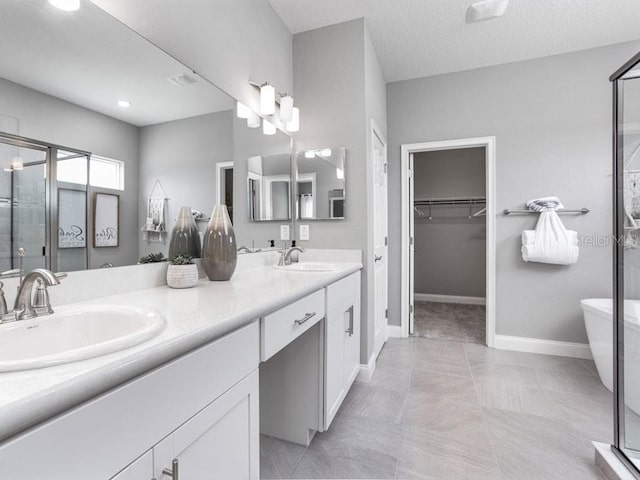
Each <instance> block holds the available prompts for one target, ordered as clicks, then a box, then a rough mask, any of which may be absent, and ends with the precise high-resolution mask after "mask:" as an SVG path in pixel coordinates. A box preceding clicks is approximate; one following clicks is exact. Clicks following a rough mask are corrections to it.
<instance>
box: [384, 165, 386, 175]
mask: <svg viewBox="0 0 640 480" xmlns="http://www.w3.org/2000/svg"><path fill="white" fill-rule="evenodd" d="M384 174H385V175H386V174H387V163H385V164H384Z"/></svg>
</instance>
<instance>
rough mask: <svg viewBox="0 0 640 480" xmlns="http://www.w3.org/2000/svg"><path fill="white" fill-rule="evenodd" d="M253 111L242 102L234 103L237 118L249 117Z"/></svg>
mask: <svg viewBox="0 0 640 480" xmlns="http://www.w3.org/2000/svg"><path fill="white" fill-rule="evenodd" d="M252 113H253V112H252V111H251V110H250V109H249V107H247V106H246V105H245V104H244V103H241V102H237V103H236V115H237V116H238V118H249V115H251V114H252Z"/></svg>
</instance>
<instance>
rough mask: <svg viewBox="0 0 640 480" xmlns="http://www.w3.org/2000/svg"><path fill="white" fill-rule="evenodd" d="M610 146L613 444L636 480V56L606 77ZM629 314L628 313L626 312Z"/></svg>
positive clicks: (639, 293)
mask: <svg viewBox="0 0 640 480" xmlns="http://www.w3.org/2000/svg"><path fill="white" fill-rule="evenodd" d="M611 81H612V82H613V145H614V158H615V162H614V195H615V199H614V228H615V232H616V239H617V242H616V249H615V254H614V261H615V263H614V265H615V275H614V294H615V301H614V318H615V320H616V321H615V322H614V332H613V342H614V382H613V387H614V390H613V392H614V398H615V407H614V445H613V451H614V452H615V453H616V455H618V457H619V458H620V459H621V460H622V461H623V462H624V463H625V464H627V466H628V467H629V469H630V470H631V471H632V472H633V474H634V475H635V476H636V478H639V479H640V407H639V406H638V405H640V362H639V361H638V360H637V359H638V358H639V355H640V337H639V336H638V334H637V332H638V330H639V329H640V322H638V320H637V319H638V318H640V312H638V311H635V310H636V309H640V303H639V302H636V301H634V300H640V53H639V54H638V55H636V56H635V57H633V58H632V59H631V60H629V61H628V62H627V63H626V64H624V65H623V66H622V67H621V68H620V69H619V70H618V71H616V72H615V73H614V74H613V75H612V76H611ZM629 310H632V311H629Z"/></svg>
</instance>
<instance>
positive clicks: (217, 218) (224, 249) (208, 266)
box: [202, 205, 238, 280]
mask: <svg viewBox="0 0 640 480" xmlns="http://www.w3.org/2000/svg"><path fill="white" fill-rule="evenodd" d="M237 262H238V253H237V251H236V234H235V233H234V232H233V226H232V225H231V219H230V218H229V213H228V212H227V206H226V205H216V206H215V207H214V208H213V213H212V214H211V220H210V221H209V226H208V227H207V230H206V231H205V232H204V244H203V246H202V266H203V267H204V270H205V272H207V277H209V280H229V279H230V278H231V276H232V275H233V272H234V271H235V270H236V263H237Z"/></svg>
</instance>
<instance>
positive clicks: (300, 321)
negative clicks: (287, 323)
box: [294, 312, 316, 325]
mask: <svg viewBox="0 0 640 480" xmlns="http://www.w3.org/2000/svg"><path fill="white" fill-rule="evenodd" d="M315 316H316V312H313V313H305V315H304V317H302V318H301V319H300V320H296V321H295V322H294V323H295V324H296V325H302V324H303V323H304V322H306V321H307V320H309V319H310V318H313V317H315Z"/></svg>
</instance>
